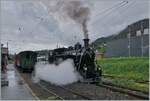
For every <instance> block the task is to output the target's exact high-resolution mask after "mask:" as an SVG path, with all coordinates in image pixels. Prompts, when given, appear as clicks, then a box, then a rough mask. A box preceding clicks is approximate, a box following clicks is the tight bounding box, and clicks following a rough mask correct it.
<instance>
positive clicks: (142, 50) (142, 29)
mask: <svg viewBox="0 0 150 101" xmlns="http://www.w3.org/2000/svg"><path fill="white" fill-rule="evenodd" d="M143 35H144V27H143V21H142V22H141V56H143V53H144V49H143Z"/></svg>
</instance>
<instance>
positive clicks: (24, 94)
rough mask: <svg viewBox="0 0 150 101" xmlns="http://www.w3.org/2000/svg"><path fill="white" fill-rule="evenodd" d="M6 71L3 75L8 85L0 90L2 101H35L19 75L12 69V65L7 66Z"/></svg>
mask: <svg viewBox="0 0 150 101" xmlns="http://www.w3.org/2000/svg"><path fill="white" fill-rule="evenodd" d="M7 68H8V71H7V73H6V75H5V77H7V79H8V81H9V84H8V86H3V87H2V88H1V97H2V99H3V100H35V98H34V97H33V96H32V93H31V92H30V90H29V89H28V87H27V86H26V84H25V82H23V80H22V79H21V77H20V75H19V74H18V73H17V71H16V70H15V69H14V66H13V64H9V65H8V67H7Z"/></svg>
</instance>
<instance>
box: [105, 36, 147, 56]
mask: <svg viewBox="0 0 150 101" xmlns="http://www.w3.org/2000/svg"><path fill="white" fill-rule="evenodd" d="M141 38H142V37H141V36H135V37H131V39H130V56H141V55H142V49H141ZM143 49H144V50H143V55H144V56H149V34H146V35H143ZM120 56H129V39H128V38H124V39H118V40H114V41H111V42H108V43H107V45H106V53H105V57H120Z"/></svg>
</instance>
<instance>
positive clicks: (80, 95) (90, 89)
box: [21, 73, 148, 100]
mask: <svg viewBox="0 0 150 101" xmlns="http://www.w3.org/2000/svg"><path fill="white" fill-rule="evenodd" d="M21 75H22V77H23V78H24V79H25V82H27V84H28V85H29V87H30V88H31V89H32V91H33V92H34V93H35V95H36V96H37V97H38V98H39V99H41V100H52V99H57V100H96V99H99V100H104V99H105V100H106V99H111V100H113V99H114V100H116V99H118V100H123V99H126V100H127V99H130V100H131V99H148V96H147V95H146V96H145V95H144V96H143V95H142V96H141V95H137V93H136V94H135V93H133V91H132V92H129V93H128V92H125V90H123V89H118V88H117V87H114V86H112V85H109V84H106V83H105V84H104V83H103V84H102V85H94V84H83V83H74V84H70V85H66V86H56V85H52V84H50V83H48V82H46V81H42V80H41V81H40V82H39V83H33V82H32V80H31V75H29V74H22V73H21ZM116 88H117V89H116ZM122 90H123V91H122Z"/></svg>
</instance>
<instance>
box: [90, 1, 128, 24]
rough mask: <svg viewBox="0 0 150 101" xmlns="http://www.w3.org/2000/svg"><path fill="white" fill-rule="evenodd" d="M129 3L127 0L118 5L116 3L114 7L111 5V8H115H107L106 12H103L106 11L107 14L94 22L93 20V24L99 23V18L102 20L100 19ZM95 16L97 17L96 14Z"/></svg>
mask: <svg viewBox="0 0 150 101" xmlns="http://www.w3.org/2000/svg"><path fill="white" fill-rule="evenodd" d="M128 3H129V2H128V1H126V2H125V3H120V4H119V5H118V6H116V5H114V6H113V7H111V8H113V9H111V8H109V10H106V12H103V13H105V16H101V17H99V18H98V19H96V20H95V21H94V22H92V24H95V23H97V22H98V21H97V20H100V19H102V18H105V17H106V16H108V15H109V14H111V13H113V11H114V10H119V9H120V8H121V7H124V6H125V5H127V4H128ZM108 11H109V12H108ZM99 14H102V13H99ZM97 16H98V15H97ZM95 17H96V16H95Z"/></svg>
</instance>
